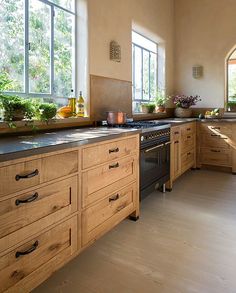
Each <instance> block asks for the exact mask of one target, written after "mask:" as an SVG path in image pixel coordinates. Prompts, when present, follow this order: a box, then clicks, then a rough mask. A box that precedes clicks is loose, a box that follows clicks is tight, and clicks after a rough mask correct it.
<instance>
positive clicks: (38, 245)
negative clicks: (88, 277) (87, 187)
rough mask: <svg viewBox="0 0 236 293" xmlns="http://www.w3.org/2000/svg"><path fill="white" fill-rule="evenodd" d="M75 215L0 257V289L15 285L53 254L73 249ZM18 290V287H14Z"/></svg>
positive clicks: (75, 242) (74, 249) (75, 247)
mask: <svg viewBox="0 0 236 293" xmlns="http://www.w3.org/2000/svg"><path fill="white" fill-rule="evenodd" d="M76 239H77V216H75V217H73V218H72V219H70V220H68V221H66V222H64V223H62V224H60V225H58V226H56V227H54V228H52V229H51V230H48V231H46V232H44V233H42V234H40V235H38V236H37V237H34V238H33V239H31V240H30V241H27V242H26V243H24V244H23V245H21V246H19V247H17V248H16V249H14V250H12V251H11V252H9V253H8V254H6V255H4V256H2V257H1V262H0V271H1V282H0V292H4V291H5V290H7V289H9V288H11V287H13V286H17V283H18V282H21V281H24V279H25V278H27V276H29V277H30V274H31V273H33V272H34V271H35V270H37V269H38V268H39V267H40V266H42V265H43V264H45V263H47V262H48V261H49V260H50V259H52V258H53V257H55V256H56V255H60V253H63V252H64V251H65V250H68V249H69V250H70V254H71V255H72V254H73V253H74V252H75V251H76V249H77V240H76ZM16 292H19V291H16Z"/></svg>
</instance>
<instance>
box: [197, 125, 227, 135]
mask: <svg viewBox="0 0 236 293" xmlns="http://www.w3.org/2000/svg"><path fill="white" fill-rule="evenodd" d="M200 132H202V133H208V134H218V135H219V134H223V135H231V134H232V125H231V124H230V123H223V122H219V123H201V124H200Z"/></svg>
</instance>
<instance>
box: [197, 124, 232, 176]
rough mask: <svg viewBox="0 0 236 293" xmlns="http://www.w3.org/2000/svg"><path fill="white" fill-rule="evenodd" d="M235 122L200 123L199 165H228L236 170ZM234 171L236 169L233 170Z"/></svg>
mask: <svg viewBox="0 0 236 293" xmlns="http://www.w3.org/2000/svg"><path fill="white" fill-rule="evenodd" d="M233 128H234V124H232V123H229V122H201V123H200V122H199V123H198V159H197V165H198V167H199V168H200V167H201V166H202V165H212V166H219V167H228V168H232V171H233V170H234V156H235V146H234V145H235V137H234V136H235V134H234V131H233ZM233 172H234V171H233Z"/></svg>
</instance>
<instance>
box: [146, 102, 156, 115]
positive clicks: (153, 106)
mask: <svg viewBox="0 0 236 293" xmlns="http://www.w3.org/2000/svg"><path fill="white" fill-rule="evenodd" d="M146 107H147V112H148V113H153V112H154V111H155V109H156V104H155V103H148V104H147V105H146Z"/></svg>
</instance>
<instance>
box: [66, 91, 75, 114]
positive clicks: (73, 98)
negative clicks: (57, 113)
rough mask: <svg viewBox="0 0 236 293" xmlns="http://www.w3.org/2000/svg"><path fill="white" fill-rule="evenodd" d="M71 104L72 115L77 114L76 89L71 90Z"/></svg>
mask: <svg viewBox="0 0 236 293" xmlns="http://www.w3.org/2000/svg"><path fill="white" fill-rule="evenodd" d="M68 100H69V106H70V107H71V112H72V116H76V97H75V96H74V90H71V95H70V97H69V99H68Z"/></svg>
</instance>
